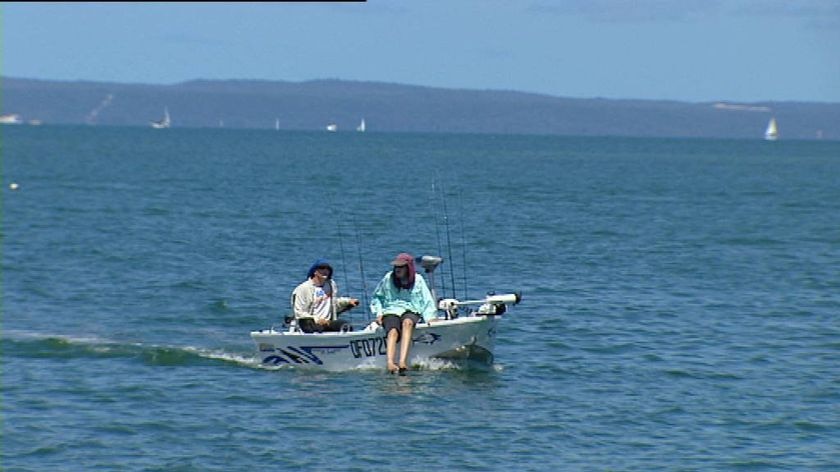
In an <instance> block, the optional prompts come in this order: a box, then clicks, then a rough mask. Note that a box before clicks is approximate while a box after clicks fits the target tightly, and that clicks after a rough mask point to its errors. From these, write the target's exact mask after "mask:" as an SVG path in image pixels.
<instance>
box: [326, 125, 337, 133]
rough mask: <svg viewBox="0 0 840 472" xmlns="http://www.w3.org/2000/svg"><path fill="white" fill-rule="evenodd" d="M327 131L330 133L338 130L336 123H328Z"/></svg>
mask: <svg viewBox="0 0 840 472" xmlns="http://www.w3.org/2000/svg"><path fill="white" fill-rule="evenodd" d="M327 131H329V132H330V133H335V132H336V131H338V125H336V124H335V123H330V124H328V125H327Z"/></svg>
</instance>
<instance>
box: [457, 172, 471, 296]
mask: <svg viewBox="0 0 840 472" xmlns="http://www.w3.org/2000/svg"><path fill="white" fill-rule="evenodd" d="M463 196H464V192H462V191H461V188H460V187H459V188H458V206H459V211H460V215H459V218H460V219H461V248H462V252H461V255H462V256H463V257H462V261H461V264H463V273H464V298H469V296H468V295H467V238H466V237H465V236H464V198H463Z"/></svg>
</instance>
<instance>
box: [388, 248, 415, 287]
mask: <svg viewBox="0 0 840 472" xmlns="http://www.w3.org/2000/svg"><path fill="white" fill-rule="evenodd" d="M391 265H392V266H394V267H397V266H407V267H408V283H406V284H401V283H400V280H399V279H398V278H397V274H396V273H395V272H393V271H392V272H391V281H392V282H394V287H397V288H398V289H407V290H411V289H412V288H414V279H415V277H414V276H415V274H416V273H417V271H416V270H415V269H414V257H413V256H412V255H411V254H409V253H407V252H401V253H399V254H398V255H397V257H396V259H394V260H393V261H391Z"/></svg>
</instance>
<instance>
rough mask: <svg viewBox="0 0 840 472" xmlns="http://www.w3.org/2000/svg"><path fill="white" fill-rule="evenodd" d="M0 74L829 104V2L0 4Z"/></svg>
mask: <svg viewBox="0 0 840 472" xmlns="http://www.w3.org/2000/svg"><path fill="white" fill-rule="evenodd" d="M0 14H2V41H3V42H2V69H1V70H2V75H4V76H11V77H26V78H38V79H54V80H94V81H113V82H130V83H155V84H172V83H177V82H182V81H186V80H191V79H198V78H202V79H265V80H289V81H301V80H310V79H322V78H339V79H348V80H365V81H383V82H396V83H405V84H415V85H427V86H433V87H447V88H466V89H494V90H518V91H524V92H535V93H544V94H549V95H556V96H565V97H581V98H589V97H605V98H640V99H669V100H684V101H693V102H697V101H717V100H727V101H736V102H755V101H765V100H773V101H781V100H802V101H829V102H840V0H791V1H783V0H673V1H668V0H565V1H561V0H556V1H545V0H518V1H515V0H506V1H497V0H412V1H397V0H392V1H385V0H371V1H369V2H367V3H244V4H232V3H212V4H203V3H176V4H169V3H116V4H113V3H87V4H67V3H43V4H38V3H34V4H29V3H4V4H3V5H2V6H1V7H0Z"/></svg>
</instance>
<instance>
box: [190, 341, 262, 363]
mask: <svg viewBox="0 0 840 472" xmlns="http://www.w3.org/2000/svg"><path fill="white" fill-rule="evenodd" d="M182 349H184V350H185V351H187V352H190V353H192V354H195V355H197V356H201V357H204V358H206V359H213V360H220V361H225V362H231V363H234V364H239V365H243V366H246V367H253V368H263V366H262V365H261V362H260V361H259V359H257V358H255V357H253V356H246V355H243V354H233V353H230V352H225V351H221V350H214V349H206V348H199V347H193V346H187V347H184V348H182Z"/></svg>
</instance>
